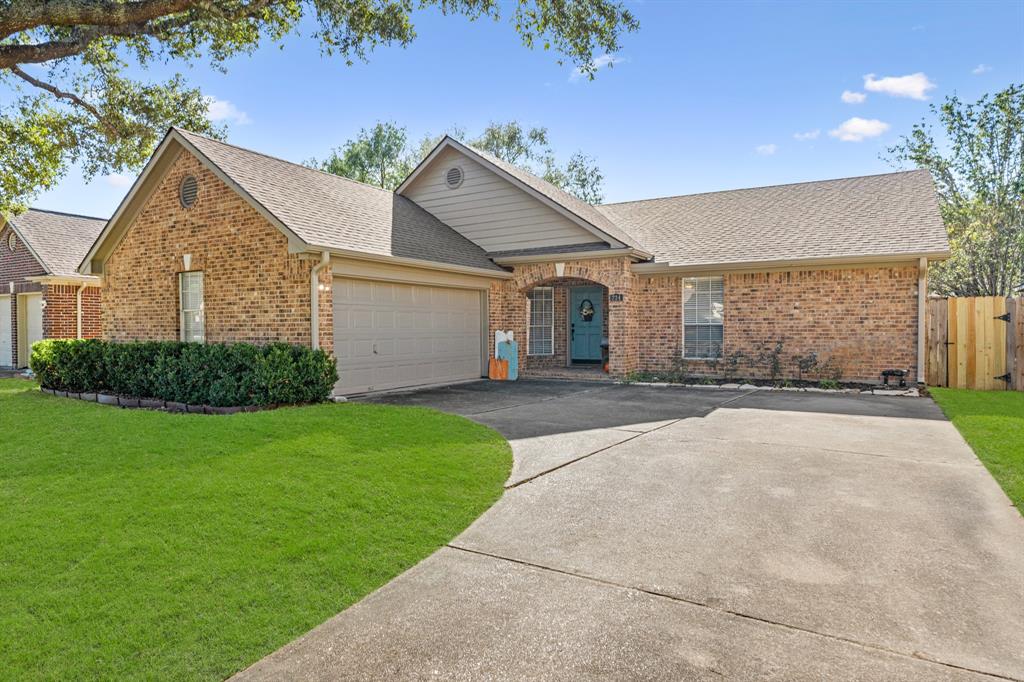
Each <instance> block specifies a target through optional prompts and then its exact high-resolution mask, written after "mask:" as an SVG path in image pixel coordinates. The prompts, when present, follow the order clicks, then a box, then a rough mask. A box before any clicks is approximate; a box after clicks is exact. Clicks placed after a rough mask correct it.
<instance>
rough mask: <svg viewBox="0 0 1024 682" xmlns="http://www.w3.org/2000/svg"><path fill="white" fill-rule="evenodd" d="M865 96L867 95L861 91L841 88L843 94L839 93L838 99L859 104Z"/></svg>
mask: <svg viewBox="0 0 1024 682" xmlns="http://www.w3.org/2000/svg"><path fill="white" fill-rule="evenodd" d="M867 98H868V96H867V95H865V94H864V93H863V92H854V91H853V90H843V94H841V95H839V99H841V100H843V101H844V102H846V103H847V104H860V103H862V102H863V101H864V100H866V99H867Z"/></svg>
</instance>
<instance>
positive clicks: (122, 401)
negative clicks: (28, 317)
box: [39, 386, 284, 414]
mask: <svg viewBox="0 0 1024 682" xmlns="http://www.w3.org/2000/svg"><path fill="white" fill-rule="evenodd" d="M39 390H40V391H41V392H43V393H45V394H47V395H52V396H55V397H58V398H71V399H72V400H85V401H86V402H90V403H99V404H100V405H112V406H115V407H123V408H125V409H127V410H158V411H161V412H187V413H189V414H238V413H239V412H262V411H263V410H276V409H277V408H279V407H284V406H283V405H231V406H228V407H214V406H213V405H188V404H186V403H176V402H174V401H172V400H157V399H155V398H128V397H125V396H119V395H114V394H112V393H69V392H67V391H57V390H54V389H52V388H43V387H42V386H40V387H39Z"/></svg>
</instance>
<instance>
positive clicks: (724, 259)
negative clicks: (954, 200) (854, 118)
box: [597, 170, 949, 266]
mask: <svg viewBox="0 0 1024 682" xmlns="http://www.w3.org/2000/svg"><path fill="white" fill-rule="evenodd" d="M597 210H599V211H601V213H603V214H604V215H605V216H607V217H608V219H609V220H611V221H613V222H614V223H615V224H616V225H618V226H619V227H620V228H622V229H624V230H626V231H628V232H630V233H631V234H633V235H634V236H635V237H636V239H637V240H638V241H639V242H640V243H641V244H643V245H644V246H645V247H646V248H647V249H648V250H649V251H651V252H652V253H653V254H654V260H655V261H656V262H658V263H665V264H669V265H674V266H704V265H728V264H741V263H756V262H762V263H763V262H773V261H799V260H818V259H820V260H841V259H850V258H856V259H864V258H868V257H875V256H878V257H885V258H888V257H894V256H903V255H905V256H907V257H916V256H925V255H928V256H933V257H943V256H945V255H948V253H949V241H948V238H947V236H946V229H945V227H944V225H943V223H942V218H941V216H940V214H939V206H938V199H937V196H936V193H935V188H934V185H933V183H932V179H931V175H930V174H929V172H928V171H926V170H915V171H905V172H900V173H887V174H884V175H870V176H864V177H854V178H843V179H839V180H822V181H818V182H803V183H798V184H792V185H776V186H773V187H757V188H753V189H739V190H731V191H724V192H709V193H705V194H691V195H687V196H677V197H665V198H662V199H647V200H643V201H629V202H624V203H617V204H606V205H603V206H598V207H597Z"/></svg>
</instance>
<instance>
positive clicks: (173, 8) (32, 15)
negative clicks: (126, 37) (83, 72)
mask: <svg viewBox="0 0 1024 682" xmlns="http://www.w3.org/2000/svg"><path fill="white" fill-rule="evenodd" d="M208 4H209V3H208V2H203V1H202V0H132V1H130V2H116V1H115V0H50V1H49V2H39V0H14V2H12V3H11V5H10V6H9V7H8V8H7V9H5V10H4V11H3V13H2V14H0V35H5V36H7V35H11V34H13V33H17V32H18V31H28V30H31V29H34V28H39V27H41V26H127V25H129V24H142V23H145V22H147V21H150V20H152V19H157V18H159V17H163V16H167V15H169V14H175V13H177V12H181V11H183V10H186V9H189V8H190V7H199V6H204V5H208Z"/></svg>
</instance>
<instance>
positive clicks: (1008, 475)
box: [929, 388, 1024, 514]
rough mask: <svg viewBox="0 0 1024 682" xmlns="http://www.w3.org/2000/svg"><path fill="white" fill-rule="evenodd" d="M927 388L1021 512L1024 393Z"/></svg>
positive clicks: (1023, 498) (1023, 496)
mask: <svg viewBox="0 0 1024 682" xmlns="http://www.w3.org/2000/svg"><path fill="white" fill-rule="evenodd" d="M929 391H931V394H932V396H933V397H934V398H935V402H937V403H938V404H939V406H940V407H941V408H942V411H943V412H945V413H946V416H947V417H949V420H950V421H952V422H953V424H954V425H955V426H956V428H957V429H958V430H959V431H960V433H961V434H962V435H963V437H964V440H966V441H967V442H968V443H969V444H970V446H971V448H973V450H974V453H975V454H976V455H978V459H980V460H981V461H982V463H984V465H985V466H986V467H987V468H988V470H989V471H990V472H991V473H992V476H993V477H994V478H995V479H996V481H998V482H999V485H1001V486H1002V487H1003V490H1005V491H1006V494H1007V495H1008V496H1009V498H1010V500H1011V501H1012V502H1013V504H1014V506H1015V507H1017V510H1018V511H1020V512H1021V513H1022V514H1024V393H1022V392H1020V391H965V390H959V389H951V388H931V389H929Z"/></svg>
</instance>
